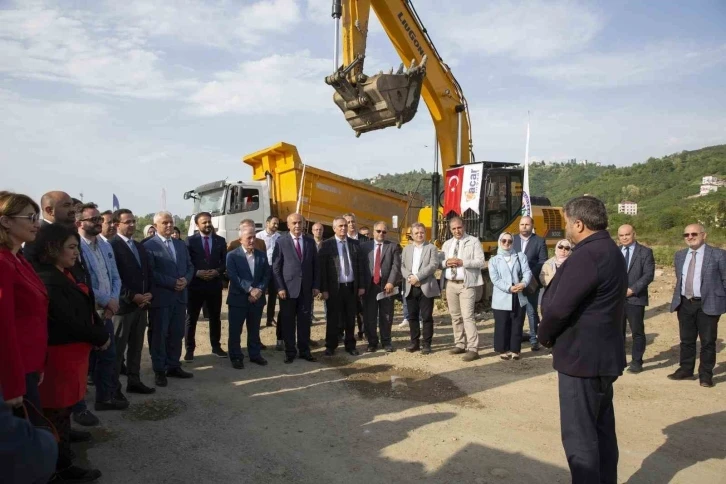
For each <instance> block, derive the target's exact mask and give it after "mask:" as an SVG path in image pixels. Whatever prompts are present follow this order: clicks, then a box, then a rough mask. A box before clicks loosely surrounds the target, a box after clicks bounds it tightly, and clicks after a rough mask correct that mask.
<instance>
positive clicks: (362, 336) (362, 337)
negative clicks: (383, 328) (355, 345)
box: [358, 331, 365, 341]
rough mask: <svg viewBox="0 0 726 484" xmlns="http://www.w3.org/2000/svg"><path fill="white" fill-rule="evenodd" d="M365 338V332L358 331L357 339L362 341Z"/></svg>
mask: <svg viewBox="0 0 726 484" xmlns="http://www.w3.org/2000/svg"><path fill="white" fill-rule="evenodd" d="M364 338H365V333H363V331H358V341H363V339H364Z"/></svg>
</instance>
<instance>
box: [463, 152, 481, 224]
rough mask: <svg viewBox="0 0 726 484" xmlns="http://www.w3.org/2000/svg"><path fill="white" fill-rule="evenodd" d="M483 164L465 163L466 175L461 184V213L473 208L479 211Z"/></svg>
mask: <svg viewBox="0 0 726 484" xmlns="http://www.w3.org/2000/svg"><path fill="white" fill-rule="evenodd" d="M482 172H483V168H482V165H476V164H469V165H464V177H463V178H462V185H461V213H462V214H463V213H464V212H465V211H466V210H467V209H471V210H473V211H474V212H476V213H479V199H480V198H481V181H482V180H481V179H482Z"/></svg>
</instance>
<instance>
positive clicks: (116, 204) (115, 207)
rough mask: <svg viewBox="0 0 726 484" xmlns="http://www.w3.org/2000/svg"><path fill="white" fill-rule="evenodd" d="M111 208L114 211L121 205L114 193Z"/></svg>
mask: <svg viewBox="0 0 726 484" xmlns="http://www.w3.org/2000/svg"><path fill="white" fill-rule="evenodd" d="M111 207H113V208H112V210H113V211H114V212H115V211H116V210H118V209H119V208H121V205H120V204H119V203H118V198H116V194H115V193H114V194H113V202H112V203H111Z"/></svg>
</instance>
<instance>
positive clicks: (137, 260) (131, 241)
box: [129, 239, 141, 266]
mask: <svg viewBox="0 0 726 484" xmlns="http://www.w3.org/2000/svg"><path fill="white" fill-rule="evenodd" d="M129 248H130V249H131V252H133V253H134V257H136V262H138V264H139V266H141V257H140V256H139V251H138V250H137V249H136V246H135V245H134V241H133V240H131V239H129Z"/></svg>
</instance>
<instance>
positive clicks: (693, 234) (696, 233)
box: [683, 232, 703, 239]
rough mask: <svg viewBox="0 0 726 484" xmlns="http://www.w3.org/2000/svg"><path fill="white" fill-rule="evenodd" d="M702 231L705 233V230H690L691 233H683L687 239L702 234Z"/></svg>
mask: <svg viewBox="0 0 726 484" xmlns="http://www.w3.org/2000/svg"><path fill="white" fill-rule="evenodd" d="M702 233H703V232H690V233H688V232H686V233H685V234H683V237H684V238H686V239H687V238H688V237H698V236H699V235H701V234H702Z"/></svg>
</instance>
